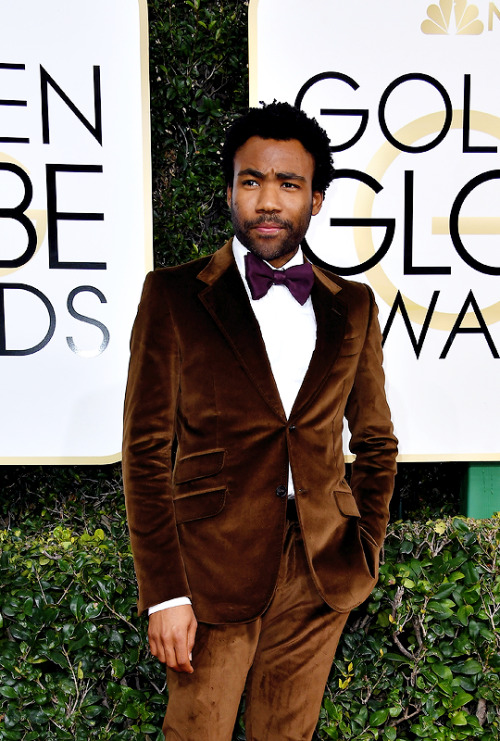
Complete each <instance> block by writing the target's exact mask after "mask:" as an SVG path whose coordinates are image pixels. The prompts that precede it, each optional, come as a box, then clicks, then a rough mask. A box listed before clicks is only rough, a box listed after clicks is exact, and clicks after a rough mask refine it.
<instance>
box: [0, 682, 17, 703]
mask: <svg viewBox="0 0 500 741" xmlns="http://www.w3.org/2000/svg"><path fill="white" fill-rule="evenodd" d="M17 694H18V693H17V692H16V690H15V689H14V687H10V686H9V685H4V686H3V687H0V695H3V697H6V698H7V699H9V700H15V699H16V698H17Z"/></svg>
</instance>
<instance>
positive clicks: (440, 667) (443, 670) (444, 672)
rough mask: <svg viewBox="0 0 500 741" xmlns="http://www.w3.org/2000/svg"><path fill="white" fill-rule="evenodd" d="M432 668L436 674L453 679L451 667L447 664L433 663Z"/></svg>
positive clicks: (442, 677)
mask: <svg viewBox="0 0 500 741" xmlns="http://www.w3.org/2000/svg"><path fill="white" fill-rule="evenodd" d="M431 669H432V671H433V672H434V674H435V675H436V676H438V677H439V678H440V679H446V680H448V681H450V680H451V679H453V674H452V672H451V669H450V668H449V666H446V665H445V664H442V663H438V664H431Z"/></svg>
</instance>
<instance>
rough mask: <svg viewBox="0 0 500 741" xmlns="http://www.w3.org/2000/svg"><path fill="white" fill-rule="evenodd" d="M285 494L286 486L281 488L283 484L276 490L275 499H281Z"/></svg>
mask: <svg viewBox="0 0 500 741" xmlns="http://www.w3.org/2000/svg"><path fill="white" fill-rule="evenodd" d="M287 493H288V492H287V490H286V486H283V484H281V485H280V486H278V488H277V489H276V496H277V497H281V498H283V497H286V495H287Z"/></svg>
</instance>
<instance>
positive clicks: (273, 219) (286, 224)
mask: <svg viewBox="0 0 500 741" xmlns="http://www.w3.org/2000/svg"><path fill="white" fill-rule="evenodd" d="M261 224H276V226H280V227H281V228H282V229H288V230H289V231H290V230H292V229H293V224H292V222H291V221H286V219H281V218H280V217H279V216H276V214H270V215H269V216H265V215H263V216H259V218H258V219H254V220H253V221H245V229H253V228H254V227H256V226H260V225H261Z"/></svg>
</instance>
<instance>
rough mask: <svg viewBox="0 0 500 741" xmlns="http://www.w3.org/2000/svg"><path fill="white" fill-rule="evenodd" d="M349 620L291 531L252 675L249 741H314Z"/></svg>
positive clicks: (247, 723)
mask: <svg viewBox="0 0 500 741" xmlns="http://www.w3.org/2000/svg"><path fill="white" fill-rule="evenodd" d="M346 620H347V614H341V613H338V612H335V611H334V610H331V609H330V608H329V607H328V606H327V605H326V604H325V603H324V602H323V600H322V599H321V597H320V596H319V594H318V592H317V590H316V588H315V586H314V582H313V580H312V577H311V575H310V571H309V568H308V565H307V560H306V555H305V552H304V546H303V543H302V537H301V534H300V530H299V527H298V525H295V526H294V525H292V526H291V527H290V529H289V531H288V534H287V542H286V543H285V551H284V554H283V561H282V564H281V573H280V577H279V581H278V585H277V589H276V593H275V596H274V598H273V601H272V603H271V605H270V607H269V609H268V610H267V611H266V613H265V614H264V615H263V617H262V625H261V631H260V637H259V642H258V645H257V650H256V653H255V657H254V661H253V665H252V668H251V670H250V673H249V675H248V680H247V693H246V706H247V710H246V716H245V726H246V733H247V741H310V739H311V738H312V736H313V733H314V729H315V727H316V724H317V722H318V716H319V711H320V708H321V702H322V699H323V694H324V691H325V685H326V682H327V680H328V675H329V672H330V669H331V666H332V662H333V659H334V656H335V650H336V648H337V644H338V641H339V638H340V635H341V633H342V630H343V628H344V626H345V623H346Z"/></svg>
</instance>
